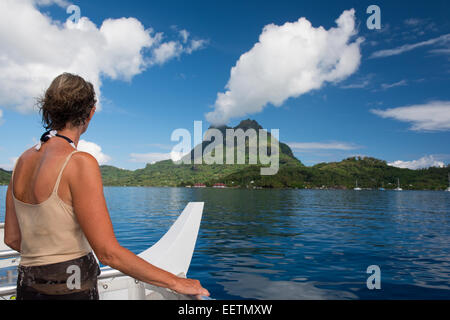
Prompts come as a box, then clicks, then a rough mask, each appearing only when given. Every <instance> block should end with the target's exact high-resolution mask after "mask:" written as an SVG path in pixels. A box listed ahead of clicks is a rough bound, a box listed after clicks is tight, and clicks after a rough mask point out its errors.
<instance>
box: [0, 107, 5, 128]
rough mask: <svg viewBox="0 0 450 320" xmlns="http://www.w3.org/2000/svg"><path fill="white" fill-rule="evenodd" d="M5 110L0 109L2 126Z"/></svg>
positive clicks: (0, 123)
mask: <svg viewBox="0 0 450 320" xmlns="http://www.w3.org/2000/svg"><path fill="white" fill-rule="evenodd" d="M3 121H4V120H3V110H2V109H0V126H1V125H2V124H3Z"/></svg>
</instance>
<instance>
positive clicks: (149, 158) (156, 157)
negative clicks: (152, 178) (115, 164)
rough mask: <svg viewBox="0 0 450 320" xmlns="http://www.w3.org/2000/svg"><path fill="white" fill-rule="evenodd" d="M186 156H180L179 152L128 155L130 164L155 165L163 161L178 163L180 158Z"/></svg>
mask: <svg viewBox="0 0 450 320" xmlns="http://www.w3.org/2000/svg"><path fill="white" fill-rule="evenodd" d="M185 155H186V154H182V153H180V152H169V153H158V152H151V153H132V154H130V157H131V160H130V161H131V162H137V163H151V164H153V163H155V162H159V161H163V160H172V161H174V162H175V161H178V160H180V159H181V158H182V157H184V156H185Z"/></svg>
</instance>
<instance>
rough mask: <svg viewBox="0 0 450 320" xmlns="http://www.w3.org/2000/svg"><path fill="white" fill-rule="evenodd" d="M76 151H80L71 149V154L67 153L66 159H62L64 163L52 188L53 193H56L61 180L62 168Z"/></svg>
mask: <svg viewBox="0 0 450 320" xmlns="http://www.w3.org/2000/svg"><path fill="white" fill-rule="evenodd" d="M78 152H80V151H78V150H75V151H73V152H72V153H71V154H69V155H68V156H67V158H66V161H64V164H63V166H62V167H61V171H59V174H58V179H56V183H55V187H54V188H53V193H57V192H58V188H59V183H60V182H61V177H62V174H63V172H64V169H65V168H66V166H67V164H68V163H69V160H70V159H71V158H72V156H73V155H74V154H75V153H78Z"/></svg>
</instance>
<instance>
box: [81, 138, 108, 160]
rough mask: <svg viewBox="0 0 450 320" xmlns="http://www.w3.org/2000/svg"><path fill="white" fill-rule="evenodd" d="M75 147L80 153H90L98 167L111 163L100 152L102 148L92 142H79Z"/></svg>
mask: <svg viewBox="0 0 450 320" xmlns="http://www.w3.org/2000/svg"><path fill="white" fill-rule="evenodd" d="M77 147H78V148H77V149H78V150H80V151H84V152H87V153H90V154H91V155H92V156H93V157H94V158H95V159H97V162H98V164H99V165H104V164H106V163H108V162H109V161H111V157H110V156H108V155H106V154H104V153H103V152H102V148H101V147H100V146H99V145H98V144H95V143H94V142H89V141H86V140H80V141H79V142H78V146H77Z"/></svg>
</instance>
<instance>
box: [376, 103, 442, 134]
mask: <svg viewBox="0 0 450 320" xmlns="http://www.w3.org/2000/svg"><path fill="white" fill-rule="evenodd" d="M371 112H372V113H374V114H376V115H378V116H380V117H383V118H392V119H396V120H399V121H403V122H410V123H411V124H412V126H411V130H414V131H447V130H450V101H433V102H430V103H427V104H421V105H412V106H405V107H399V108H392V109H387V110H379V109H373V110H371Z"/></svg>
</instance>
